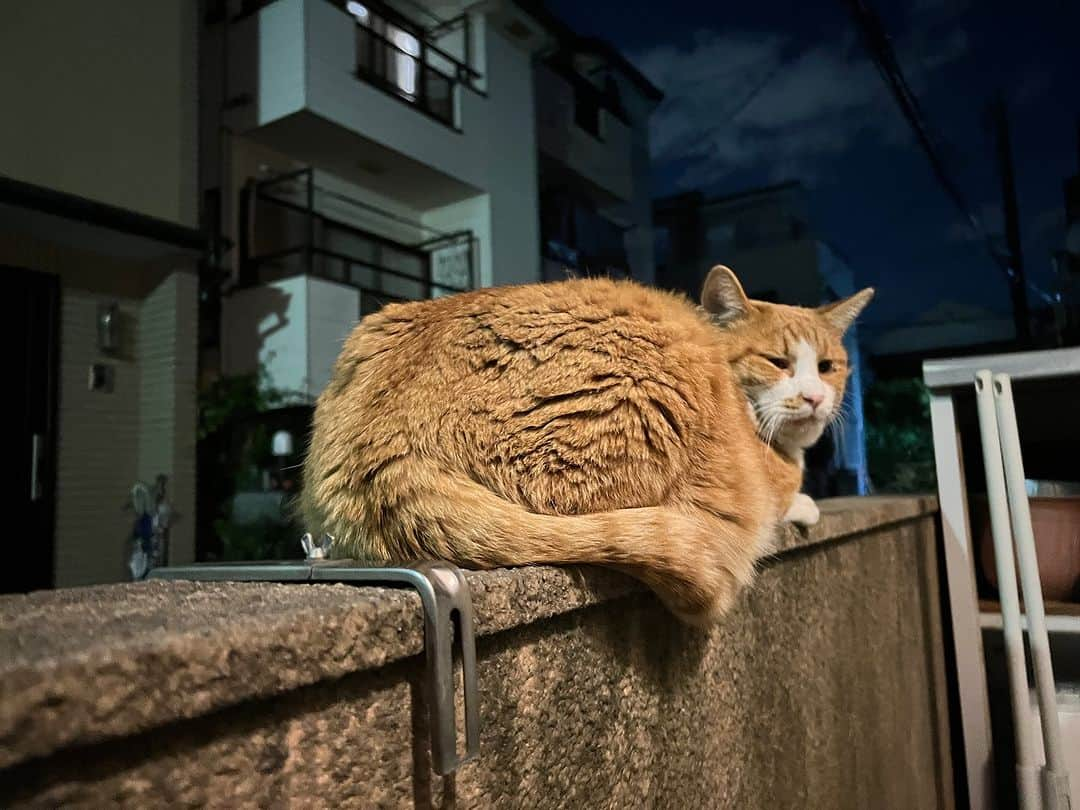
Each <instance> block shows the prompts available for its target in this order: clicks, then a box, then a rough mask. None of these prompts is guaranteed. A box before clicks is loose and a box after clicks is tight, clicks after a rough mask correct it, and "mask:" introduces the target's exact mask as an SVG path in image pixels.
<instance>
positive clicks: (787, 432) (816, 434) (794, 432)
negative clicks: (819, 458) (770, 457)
mask: <svg viewBox="0 0 1080 810" xmlns="http://www.w3.org/2000/svg"><path fill="white" fill-rule="evenodd" d="M826 424H827V421H826V420H825V419H821V418H819V417H816V416H806V417H803V418H802V419H792V420H790V421H788V422H786V423H784V426H783V427H782V428H780V430H779V432H778V433H777V437H776V443H777V444H779V445H781V446H782V447H789V448H791V449H793V450H805V449H807V448H808V447H812V446H813V445H815V444H816V443H817V440H818V439H820V438H821V434H823V433H824V432H825V426H826Z"/></svg>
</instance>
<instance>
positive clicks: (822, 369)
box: [817, 360, 833, 374]
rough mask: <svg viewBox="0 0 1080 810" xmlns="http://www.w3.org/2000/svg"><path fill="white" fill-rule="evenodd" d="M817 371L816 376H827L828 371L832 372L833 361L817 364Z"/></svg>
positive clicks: (823, 361)
mask: <svg viewBox="0 0 1080 810" xmlns="http://www.w3.org/2000/svg"><path fill="white" fill-rule="evenodd" d="M817 370H818V374H828V373H829V372H830V371H832V370H833V361H832V360H822V361H821V362H820V363H818V364H817Z"/></svg>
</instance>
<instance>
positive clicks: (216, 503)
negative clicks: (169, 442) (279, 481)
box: [198, 366, 303, 560]
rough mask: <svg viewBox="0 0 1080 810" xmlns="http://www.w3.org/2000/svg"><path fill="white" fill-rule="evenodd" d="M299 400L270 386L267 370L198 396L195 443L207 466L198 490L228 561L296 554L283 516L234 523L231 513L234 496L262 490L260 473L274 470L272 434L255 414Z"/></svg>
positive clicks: (222, 380) (236, 378)
mask: <svg viewBox="0 0 1080 810" xmlns="http://www.w3.org/2000/svg"><path fill="white" fill-rule="evenodd" d="M297 401H303V396H302V395H299V394H297V393H295V392H290V391H287V390H284V389H281V388H277V387H275V386H274V385H273V381H272V379H271V377H270V375H269V373H268V371H267V369H266V367H265V366H260V367H259V369H258V371H256V372H255V373H252V374H244V375H238V376H233V377H221V378H219V379H217V380H215V381H214V382H213V383H211V384H210V385H208V386H206V388H205V389H204V390H203V391H201V392H200V394H199V422H198V439H199V444H200V454H201V455H202V456H204V457H205V458H207V459H208V463H207V464H205V465H203V466H202V467H201V469H200V475H199V486H200V489H201V490H202V493H203V500H204V502H205V503H206V504H207V512H208V514H207V518H208V519H209V520H208V524H209V525H208V524H207V523H204V524H203V525H204V526H206V527H207V528H210V527H211V526H212V529H213V532H214V534H215V535H217V538H218V540H220V542H221V557H222V558H223V559H226V560H265V559H281V558H289V557H294V556H296V549H297V548H298V546H297V534H296V530H295V528H294V527H293V526H291V525H290V524H289V522H288V521H287V520H286V519H285V518H284V517H283V518H282V519H281V520H274V519H262V520H259V521H257V522H254V523H238V522H236V521H235V520H234V518H233V514H232V501H233V497H234V496H235V495H236V493H239V492H253V491H258V490H261V489H262V488H263V471H264V470H268V469H270V468H271V467H273V466H274V462H275V459H274V456H273V454H272V452H271V436H270V430H269V428H268V427H267V425H265V424H261V423H260V422H259V419H258V417H259V415H260V414H263V413H266V412H267V411H270V410H273V409H275V408H279V407H281V406H283V405H288V404H291V403H295V402H297Z"/></svg>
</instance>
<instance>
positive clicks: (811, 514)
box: [784, 492, 821, 526]
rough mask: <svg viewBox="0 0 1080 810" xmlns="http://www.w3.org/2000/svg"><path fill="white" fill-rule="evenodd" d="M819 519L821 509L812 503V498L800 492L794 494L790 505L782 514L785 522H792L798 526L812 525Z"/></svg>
mask: <svg viewBox="0 0 1080 810" xmlns="http://www.w3.org/2000/svg"><path fill="white" fill-rule="evenodd" d="M820 519H821V510H820V509H818V505H817V504H816V503H814V499H813V498H811V497H810V496H809V495H806V494H804V493H802V492H800V493H798V494H797V495H796V496H795V500H793V501H792V502H791V506H790V507H789V508H788V510H787V514H786V515H784V522H785V523H794V524H796V525H798V526H813V525H814V524H815V523H817V522H818V521H819V520H820Z"/></svg>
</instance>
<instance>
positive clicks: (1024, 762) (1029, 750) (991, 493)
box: [975, 371, 1041, 810]
mask: <svg viewBox="0 0 1080 810" xmlns="http://www.w3.org/2000/svg"><path fill="white" fill-rule="evenodd" d="M992 386H993V380H992V375H991V373H990V372H989V371H980V372H978V373H977V374H976V375H975V402H976V405H977V406H978V411H979V433H980V438H981V440H982V451H983V466H984V467H985V468H986V498H987V501H988V502H989V506H990V531H991V535H992V536H993V540H994V564H995V566H996V568H997V580H998V583H997V584H998V593H999V594H1000V597H1001V628H1002V635H1003V636H1004V641H1005V659H1006V665H1007V668H1008V673H1009V699H1010V703H1011V705H1012V716H1013V734H1014V735H1015V738H1016V781H1017V793H1018V794H1019V799H1020V807H1021V808H1022V810H1038V809H1039V806H1040V804H1041V800H1040V795H1039V794H1040V790H1039V763H1038V762H1037V761H1036V758H1035V751H1034V745H1033V742H1032V735H1031V725H1030V715H1029V714H1028V679H1027V665H1026V663H1025V660H1024V634H1023V631H1022V629H1021V624H1020V596H1019V594H1018V593H1017V590H1016V568H1015V563H1014V560H1013V548H1012V536H1011V531H1010V527H1009V501H1008V496H1007V494H1006V491H1005V473H1004V471H1003V470H1002V467H1001V440H1000V438H999V436H998V424H997V413H996V411H995V409H994V394H993V389H992Z"/></svg>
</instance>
